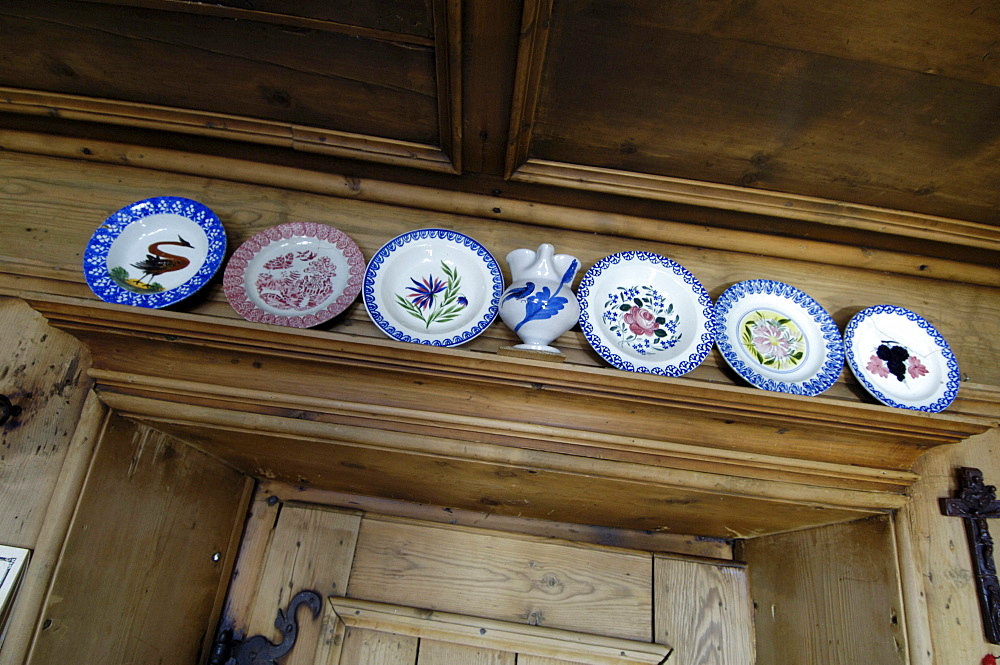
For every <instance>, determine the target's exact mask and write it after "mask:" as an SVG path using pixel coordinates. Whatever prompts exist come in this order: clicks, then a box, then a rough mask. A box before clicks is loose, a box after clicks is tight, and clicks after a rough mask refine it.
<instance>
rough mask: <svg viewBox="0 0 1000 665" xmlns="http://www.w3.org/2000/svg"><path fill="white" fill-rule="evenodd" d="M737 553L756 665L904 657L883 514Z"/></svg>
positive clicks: (759, 542) (892, 551)
mask: <svg viewBox="0 0 1000 665" xmlns="http://www.w3.org/2000/svg"><path fill="white" fill-rule="evenodd" d="M742 554H743V557H742V558H743V560H744V561H746V562H747V565H748V567H749V570H750V571H751V573H750V576H749V577H750V593H751V595H752V597H753V600H754V607H755V617H754V624H755V627H756V631H757V657H758V661H759V662H760V663H814V662H818V661H822V662H824V663H829V664H830V665H855V664H856V663H880V664H881V665H892V664H897V663H898V664H899V665H903V664H904V663H907V662H908V654H907V646H906V639H905V630H904V628H903V625H902V623H903V621H902V618H901V614H902V600H901V595H900V593H901V592H900V581H899V579H900V578H899V572H898V568H897V564H896V562H897V558H896V545H895V539H894V537H893V525H892V520H891V519H890V518H888V517H878V518H872V519H869V520H863V521H859V522H854V523H851V524H838V525H834V526H830V527H823V528H820V529H811V530H807V531H801V532H798V533H792V534H784V535H779V536H771V537H767V538H757V539H754V540H749V541H746V542H744V543H743V550H742ZM941 662H951V661H950V660H948V661H941Z"/></svg>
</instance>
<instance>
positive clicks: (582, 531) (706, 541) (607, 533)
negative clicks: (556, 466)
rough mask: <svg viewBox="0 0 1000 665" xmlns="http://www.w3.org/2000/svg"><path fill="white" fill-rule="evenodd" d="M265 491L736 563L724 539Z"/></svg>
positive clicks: (300, 490) (302, 491) (306, 490)
mask: <svg viewBox="0 0 1000 665" xmlns="http://www.w3.org/2000/svg"><path fill="white" fill-rule="evenodd" d="M261 485H262V486H263V488H264V489H265V490H266V491H267V492H270V493H273V494H274V495H275V496H277V497H279V498H281V499H282V500H291V499H297V500H299V501H306V502H309V503H317V504H322V505H330V506H338V507H341V508H352V509H355V510H361V511H364V512H366V513H377V514H379V515H388V516H390V517H406V518H409V519H417V520H421V521H424V522H443V523H446V524H457V525H459V526H472V527H476V528H479V529H490V530H496V531H506V532H508V533H522V534H525V535H531V536H543V537H546V538H559V539H562V540H571V541H576V542H582V543H590V544H593V545H607V546H610V547H624V548H627V549H633V550H643V551H649V552H672V553H675V554H687V555H690V556H700V557H704V558H708V559H723V560H731V559H732V558H733V547H732V543H730V542H729V541H727V540H723V539H720V538H706V537H703V536H702V537H698V536H689V535H682V534H673V533H665V532H662V531H661V532H655V531H635V530H625V529H613V528H609V527H597V526H593V525H586V524H569V523H566V522H557V521H554V520H551V519H546V520H531V519H527V518H519V517H510V516H505V515H498V514H496V513H494V512H487V511H486V510H485V509H483V510H477V511H472V510H462V509H460V508H453V507H449V506H445V507H442V506H435V505H432V504H421V503H410V502H406V501H398V500H393V499H384V498H379V497H372V496H363V495H360V494H346V493H343V492H327V491H323V490H317V489H315V488H310V487H302V486H298V487H295V486H291V485H283V484H280V483H272V482H265V483H262V484H261Z"/></svg>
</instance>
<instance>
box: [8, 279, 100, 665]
mask: <svg viewBox="0 0 1000 665" xmlns="http://www.w3.org/2000/svg"><path fill="white" fill-rule="evenodd" d="M0 331H2V332H0V393H2V394H3V395H6V396H7V397H9V398H10V399H11V401H12V402H13V404H14V405H16V406H19V407H21V409H22V412H21V414H20V415H19V416H17V417H15V418H12V419H11V420H9V421H8V422H7V423H6V424H4V425H3V426H0V544H4V545H14V546H18V547H25V548H28V549H30V550H31V551H32V554H31V559H30V562H29V564H28V570H27V574H26V577H25V579H24V582H23V585H22V587H21V589H20V591H19V592H18V594H17V601H16V604H15V605H14V607H13V614H12V617H11V624H10V627H9V629H8V634H7V637H6V639H5V640H4V644H3V649H2V650H0V664H2V665H21V663H23V662H24V658H25V655H26V654H27V651H28V648H29V647H30V644H31V640H32V636H33V635H34V630H35V626H36V625H37V623H38V614H39V612H40V611H41V610H42V605H43V603H44V600H45V595H46V593H47V591H48V587H49V583H50V581H51V579H52V574H53V571H54V569H55V566H56V563H57V561H58V559H59V553H60V550H61V549H62V544H63V540H64V539H65V537H66V531H67V529H68V528H69V523H70V519H71V517H72V514H73V510H74V508H75V506H76V503H77V497H78V494H79V492H80V488H81V486H82V485H83V481H84V478H85V477H86V473H87V469H88V468H89V466H90V459H91V456H92V455H93V452H94V447H95V446H96V443H97V440H98V438H99V436H100V432H101V428H102V426H103V423H104V419H105V409H104V408H103V406H102V405H101V403H100V401H99V400H98V399H97V396H96V395H95V394H94V393H92V392H89V389H90V386H91V384H92V382H91V380H90V379H89V378H88V377H87V375H86V371H87V369H88V367H89V365H90V356H89V354H88V353H87V351H86V349H84V348H83V347H82V346H81V345H80V344H79V342H77V341H76V340H75V339H73V338H72V337H68V336H66V335H64V334H63V333H62V332H61V331H59V330H56V329H54V328H50V327H48V326H47V325H46V324H45V321H44V320H43V319H41V318H39V317H38V316H37V314H36V313H35V312H34V311H32V310H31V308H29V307H28V306H27V305H26V304H24V303H23V302H21V301H19V300H15V299H10V298H0Z"/></svg>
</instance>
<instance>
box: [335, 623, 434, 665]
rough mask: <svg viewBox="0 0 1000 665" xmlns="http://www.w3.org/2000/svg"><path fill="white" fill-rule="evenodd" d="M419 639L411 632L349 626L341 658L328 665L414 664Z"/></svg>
mask: <svg viewBox="0 0 1000 665" xmlns="http://www.w3.org/2000/svg"><path fill="white" fill-rule="evenodd" d="M419 641H420V640H418V639H417V638H416V637H411V636H409V635H393V634H391V633H384V632H381V631H377V630H367V629H365V628H353V627H352V628H348V629H347V631H346V633H345V634H344V646H343V647H342V648H343V651H342V652H341V654H340V660H339V661H336V662H332V663H330V664H329V665H369V664H371V665H375V664H376V663H377V664H378V665H414V663H417V662H418V661H417V644H418V643H419ZM323 665H325V664H323Z"/></svg>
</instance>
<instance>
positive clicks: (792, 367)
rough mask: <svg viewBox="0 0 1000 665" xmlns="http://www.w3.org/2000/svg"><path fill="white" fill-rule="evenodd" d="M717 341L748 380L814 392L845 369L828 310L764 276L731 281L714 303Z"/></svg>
mask: <svg viewBox="0 0 1000 665" xmlns="http://www.w3.org/2000/svg"><path fill="white" fill-rule="evenodd" d="M715 312H716V316H717V317H718V319H717V323H716V344H717V345H718V347H719V351H720V352H722V357H723V358H724V359H725V360H726V362H727V363H728V364H729V366H730V367H732V368H733V370H735V371H736V373H737V374H739V375H740V376H741V377H743V378H744V379H746V380H747V381H748V382H749V383H750V384H751V385H753V386H756V387H757V388H761V389H763V390H770V391H772V392H782V393H792V394H795V395H819V394H820V393H822V392H825V391H826V390H828V389H829V388H830V387H831V386H832V385H833V384H834V383H836V382H837V378H838V377H839V376H840V373H841V371H842V370H843V369H844V343H843V339H842V338H841V336H840V331H839V330H838V329H837V324H836V323H834V321H833V319H832V318H831V317H830V315H829V314H828V313H827V312H826V310H825V309H823V308H822V307H821V306H820V304H819V303H817V302H816V301H815V300H813V299H812V298H811V297H810V296H809V295H807V294H805V293H803V292H802V291H800V290H799V289H796V288H795V287H793V286H789V285H788V284H784V283H782V282H776V281H773V280H769V279H751V280H748V281H745V282H739V283H738V284H734V285H732V286H730V287H729V288H728V289H726V290H725V292H723V294H722V295H721V296H719V299H718V300H717V301H716V303H715Z"/></svg>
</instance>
